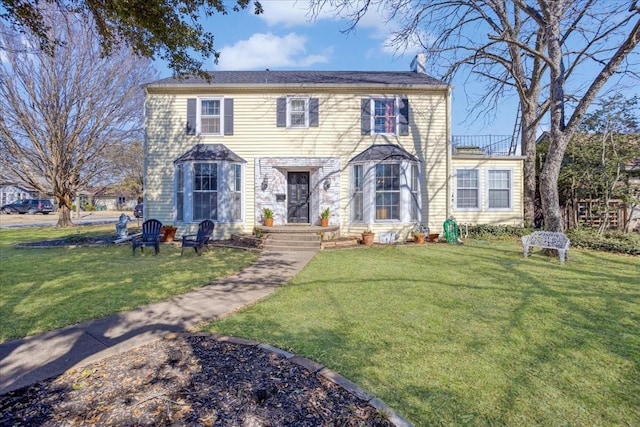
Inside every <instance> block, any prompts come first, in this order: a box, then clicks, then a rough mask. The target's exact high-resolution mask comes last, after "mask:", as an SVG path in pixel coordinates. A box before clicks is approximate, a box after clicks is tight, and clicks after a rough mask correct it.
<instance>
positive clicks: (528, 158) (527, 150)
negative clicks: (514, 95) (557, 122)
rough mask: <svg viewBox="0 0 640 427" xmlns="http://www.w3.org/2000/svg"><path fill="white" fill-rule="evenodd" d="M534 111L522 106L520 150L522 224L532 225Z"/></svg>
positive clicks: (534, 197)
mask: <svg viewBox="0 0 640 427" xmlns="http://www.w3.org/2000/svg"><path fill="white" fill-rule="evenodd" d="M535 123H536V112H535V110H532V109H531V108H526V107H524V106H523V107H522V139H521V150H522V154H523V155H524V157H525V160H524V225H525V226H526V227H532V226H533V225H534V222H535V216H536V182H537V179H536V178H537V177H536V125H535Z"/></svg>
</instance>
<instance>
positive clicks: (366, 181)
mask: <svg viewBox="0 0 640 427" xmlns="http://www.w3.org/2000/svg"><path fill="white" fill-rule="evenodd" d="M379 164H396V165H399V167H400V170H399V173H400V188H399V190H398V191H399V194H400V200H399V209H400V212H399V214H400V217H399V218H398V219H392V218H390V219H376V201H375V198H376V165H379ZM412 164H414V162H411V161H409V160H400V161H386V162H385V161H383V162H379V161H366V162H357V163H351V164H350V172H349V176H350V178H349V179H350V183H349V186H350V190H351V194H353V176H354V173H353V166H356V165H361V166H362V173H363V188H362V193H363V216H362V221H353V217H352V215H351V212H349V223H350V224H357V225H361V224H411V223H414V222H415V220H412V218H411V209H412V208H411V203H412V202H413V195H412V191H411V185H410V184H411V183H410V179H411V165H412ZM422 185H423V183H422V181H420V167H419V166H418V186H419V187H418V194H420V193H421V191H422ZM418 214H419V215H420V216H421V207H420V209H419V212H418Z"/></svg>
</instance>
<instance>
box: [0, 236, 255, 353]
mask: <svg viewBox="0 0 640 427" xmlns="http://www.w3.org/2000/svg"><path fill="white" fill-rule="evenodd" d="M113 231H114V228H113V227H112V226H110V227H108V228H107V227H105V226H102V227H96V226H91V227H87V226H85V227H76V228H74V229H71V230H70V229H56V228H52V227H45V228H28V229H20V230H13V229H6V230H0V288H1V289H2V292H1V293H0V324H1V328H0V342H4V341H7V340H10V339H14V338H19V337H24V336H28V335H32V334H35V333H38V332H43V331H48V330H51V329H55V328H59V327H63V326H67V325H72V324H75V323H78V322H81V321H84V320H88V319H95V318H99V317H102V316H107V315H110V314H113V313H117V312H119V311H124V310H129V309H132V308H135V307H139V306H142V305H145V304H148V303H151V302H154V301H161V300H165V299H167V298H169V297H171V296H174V295H179V294H182V293H184V292H187V291H189V290H192V289H196V288H199V287H201V286H203V285H206V284H207V283H210V282H211V281H214V280H216V279H218V278H220V277H224V276H227V275H229V274H232V273H234V272H236V271H238V270H240V269H242V268H244V267H245V266H247V265H248V264H250V263H251V262H252V261H253V260H255V258H256V254H254V253H250V252H245V251H241V250H231V249H219V248H214V249H211V250H210V251H208V252H204V254H203V255H202V256H201V257H197V256H195V253H194V252H193V250H190V251H189V252H186V251H185V255H184V256H183V257H180V246H179V245H168V244H163V245H161V248H160V254H159V255H158V256H154V255H153V249H152V248H146V249H145V251H144V254H140V251H139V250H138V251H137V254H136V256H135V257H133V256H132V251H131V245H130V244H129V245H127V244H123V245H110V246H97V247H76V248H55V249H16V248H15V247H14V244H15V243H19V242H28V241H39V240H44V239H53V238H58V237H64V236H74V237H78V236H82V235H89V234H109V233H112V232H113Z"/></svg>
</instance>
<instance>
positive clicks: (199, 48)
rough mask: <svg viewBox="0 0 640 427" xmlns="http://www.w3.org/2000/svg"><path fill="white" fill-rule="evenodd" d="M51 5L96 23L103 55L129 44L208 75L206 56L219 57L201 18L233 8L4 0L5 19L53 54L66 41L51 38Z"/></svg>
mask: <svg viewBox="0 0 640 427" xmlns="http://www.w3.org/2000/svg"><path fill="white" fill-rule="evenodd" d="M230 3H232V6H231V10H233V11H239V10H241V9H245V8H247V6H248V5H249V4H253V6H254V12H255V13H256V14H259V13H262V6H261V5H260V2H259V1H255V0H254V1H251V0H235V2H234V1H230ZM43 7H44V8H43ZM52 9H54V10H57V11H59V12H63V13H73V14H76V15H78V16H81V17H83V19H84V20H85V21H86V22H95V32H96V33H97V35H98V37H99V39H100V44H101V47H102V53H103V54H105V55H109V54H110V53H111V52H114V51H117V50H118V49H119V48H120V47H122V46H123V45H125V46H128V47H130V48H131V50H132V51H133V52H134V53H135V54H137V55H139V56H142V57H146V58H150V59H154V58H155V57H156V56H158V57H160V58H161V59H164V60H166V61H167V62H168V64H169V67H171V68H172V69H173V70H174V72H175V73H176V74H177V75H186V74H194V73H200V74H203V72H202V70H201V67H202V63H203V59H208V58H211V57H214V58H217V57H218V55H219V52H218V51H216V49H215V48H214V45H213V34H211V33H210V32H208V31H205V29H204V28H203V26H202V24H201V23H200V21H201V20H202V19H203V18H205V17H207V16H211V15H214V14H216V13H219V14H227V13H228V12H229V7H228V6H227V5H225V2H224V0H107V1H98V0H0V21H2V20H3V21H5V22H6V23H7V24H10V25H11V26H12V27H14V28H15V29H18V30H20V31H28V32H30V33H32V34H34V35H35V36H36V38H37V43H38V44H37V45H38V46H40V48H41V49H43V50H44V51H46V52H49V53H52V52H53V51H54V49H55V46H56V45H58V44H60V42H62V40H59V39H57V38H56V37H52V33H51V31H50V29H51V25H50V22H49V21H48V20H47V19H46V13H43V10H47V11H50V10H52ZM203 75H204V74H203Z"/></svg>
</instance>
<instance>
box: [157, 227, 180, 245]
mask: <svg viewBox="0 0 640 427" xmlns="http://www.w3.org/2000/svg"><path fill="white" fill-rule="evenodd" d="M177 229H178V228H177V227H174V226H173V225H163V226H162V228H161V229H160V234H161V236H160V241H161V242H173V239H175V238H176V230H177Z"/></svg>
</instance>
